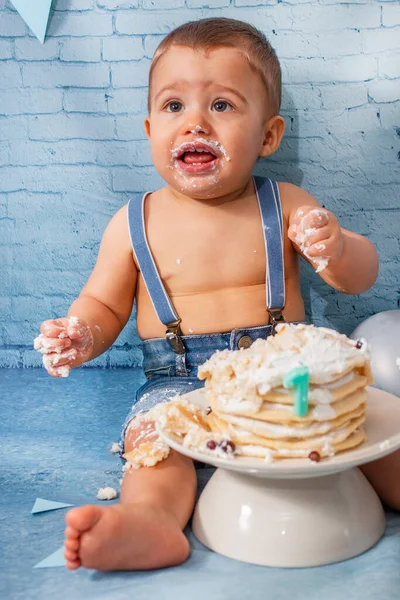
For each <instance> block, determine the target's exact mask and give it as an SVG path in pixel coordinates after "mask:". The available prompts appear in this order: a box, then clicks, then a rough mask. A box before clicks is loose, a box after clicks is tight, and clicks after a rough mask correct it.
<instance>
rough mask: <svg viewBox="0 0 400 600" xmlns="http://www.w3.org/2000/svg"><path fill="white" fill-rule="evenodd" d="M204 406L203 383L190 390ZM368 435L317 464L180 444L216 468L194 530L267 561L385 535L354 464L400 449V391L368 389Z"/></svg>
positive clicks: (216, 544)
mask: <svg viewBox="0 0 400 600" xmlns="http://www.w3.org/2000/svg"><path fill="white" fill-rule="evenodd" d="M188 396H189V397H190V400H191V401H192V402H194V403H196V404H199V405H201V406H206V404H207V402H206V399H205V395H204V390H196V391H194V392H190V394H188ZM367 406H368V409H367V420H366V424H365V430H366V433H367V436H368V441H367V442H365V443H364V444H362V445H361V446H359V447H358V448H356V449H355V450H350V451H348V452H343V453H342V454H338V455H336V456H335V457H333V458H329V459H322V460H321V461H320V462H319V463H316V462H312V461H310V460H309V459H284V460H281V461H277V462H274V463H272V464H268V463H266V462H265V461H264V460H262V459H258V458H253V459H252V458H244V457H237V458H231V459H229V458H226V459H225V458H218V457H214V456H212V455H210V454H205V453H202V452H198V451H196V450H189V449H188V448H184V447H182V445H181V443H180V442H179V439H178V438H172V437H170V436H169V437H167V436H165V434H164V433H163V432H160V435H161V436H162V437H163V439H164V440H165V441H166V442H167V443H168V444H169V445H170V446H171V448H173V449H175V450H177V451H178V452H181V453H182V454H184V455H186V456H189V457H191V458H193V459H194V460H198V461H202V462H205V463H208V464H211V465H214V466H215V467H219V468H218V469H217V471H216V472H215V473H214V475H213V476H212V477H211V479H210V481H209V482H208V483H207V485H206V487H205V488H204V490H203V492H202V494H201V496H200V498H199V501H198V503H197V505H196V508H195V512H194V516H193V532H194V534H195V535H196V537H197V538H198V539H199V540H200V542H202V543H203V544H204V545H205V546H207V547H208V548H210V549H211V550H213V551H215V552H218V553H219V554H223V555H224V556H228V557H230V558H234V559H237V560H241V561H244V562H249V563H253V564H257V565H265V566H270V567H312V566H318V565H326V564H330V563H334V562H338V561H342V560H345V559H348V558H351V557H353V556H357V555H358V554H361V553H362V552H365V551H366V550H368V549H369V548H371V546H373V545H374V544H375V543H376V542H377V541H378V540H379V539H380V537H381V536H382V535H383V532H384V529H385V516H384V512H383V508H382V505H381V502H380V500H379V498H378V496H377V494H376V493H375V491H374V490H373V488H372V486H371V485H370V483H369V482H368V481H367V479H366V478H365V477H364V475H363V474H362V473H361V471H360V470H359V469H357V468H355V467H356V466H357V465H362V464H363V463H367V462H370V461H372V460H376V459H378V458H381V457H383V456H385V455H387V454H390V453H391V452H393V451H394V450H397V449H398V448H400V398H397V397H396V396H392V395H391V394H388V393H386V392H383V391H381V390H378V389H375V388H368V405H367Z"/></svg>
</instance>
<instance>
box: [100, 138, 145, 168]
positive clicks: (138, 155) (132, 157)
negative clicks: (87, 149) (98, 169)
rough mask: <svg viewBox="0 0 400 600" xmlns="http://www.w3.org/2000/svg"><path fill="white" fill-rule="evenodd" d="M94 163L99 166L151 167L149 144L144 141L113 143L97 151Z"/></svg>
mask: <svg viewBox="0 0 400 600" xmlns="http://www.w3.org/2000/svg"><path fill="white" fill-rule="evenodd" d="M96 161H97V163H98V164H99V165H104V166H108V165H114V166H127V167H131V166H132V165H135V166H140V167H143V166H152V164H153V163H152V160H151V153H150V144H149V142H148V141H147V140H146V141H144V140H143V141H135V142H113V143H111V144H107V145H104V146H102V147H100V148H98V150H97V154H96Z"/></svg>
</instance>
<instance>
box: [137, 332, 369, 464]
mask: <svg viewBox="0 0 400 600" xmlns="http://www.w3.org/2000/svg"><path fill="white" fill-rule="evenodd" d="M369 360H370V356H369V351H368V348H367V344H366V342H365V341H363V340H359V341H357V342H356V341H354V340H351V339H349V338H348V337H346V336H345V335H342V334H339V333H337V332H336V331H334V330H331V329H326V328H322V327H315V326H313V325H303V324H300V325H294V324H282V325H278V327H277V333H276V335H274V336H271V337H269V338H268V339H267V340H261V339H260V340H257V341H255V342H254V343H253V345H252V346H251V347H250V348H247V349H241V350H237V351H230V350H224V351H222V352H216V353H215V354H214V355H213V356H212V357H211V358H210V359H209V360H208V361H207V362H205V363H204V364H203V365H202V366H201V367H199V373H198V375H199V378H200V379H205V380H206V382H205V394H206V398H207V404H208V405H209V408H208V409H204V408H200V407H199V406H196V405H194V404H193V403H191V402H190V396H188V397H186V396H178V397H176V398H175V399H174V400H172V401H171V402H168V403H162V404H158V405H157V406H156V407H155V408H154V409H152V410H151V411H149V413H147V414H146V416H145V417H146V419H148V420H151V421H156V422H157V424H158V426H159V427H160V428H161V429H162V430H164V431H165V433H166V434H167V435H173V436H174V437H175V438H177V439H179V440H181V443H182V444H183V445H184V446H186V447H189V448H193V449H197V450H200V451H202V452H205V453H207V454H218V455H219V456H227V457H234V456H247V457H259V458H262V459H264V460H266V461H267V462H270V461H272V460H274V459H277V458H306V457H309V458H311V459H312V460H319V459H320V458H324V457H330V456H334V455H335V454H336V453H338V452H341V451H344V450H349V449H351V448H354V447H356V446H358V445H359V444H361V443H362V442H363V441H365V439H366V436H365V433H364V431H363V428H362V424H363V423H364V421H365V413H366V401H367V391H366V386H367V385H368V384H370V383H371V382H372V376H371V370H370V365H369ZM298 367H303V368H304V367H306V368H307V370H308V374H309V390H308V412H307V414H306V416H303V417H301V416H298V415H297V414H296V412H295V410H294V394H295V392H294V389H287V388H285V387H284V383H283V382H284V378H285V375H286V374H287V373H289V372H290V371H291V370H292V369H296V368H298Z"/></svg>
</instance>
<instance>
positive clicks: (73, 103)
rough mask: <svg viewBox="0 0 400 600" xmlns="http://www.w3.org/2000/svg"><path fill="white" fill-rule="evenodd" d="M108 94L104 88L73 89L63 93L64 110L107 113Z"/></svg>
mask: <svg viewBox="0 0 400 600" xmlns="http://www.w3.org/2000/svg"><path fill="white" fill-rule="evenodd" d="M107 106H108V94H107V93H105V92H104V90H85V89H81V90H80V89H73V90H67V91H66V92H65V93H64V110H65V111H66V112H84V113H107Z"/></svg>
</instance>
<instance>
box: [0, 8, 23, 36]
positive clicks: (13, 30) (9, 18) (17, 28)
mask: <svg viewBox="0 0 400 600" xmlns="http://www.w3.org/2000/svg"><path fill="white" fill-rule="evenodd" d="M26 30H27V28H26V25H25V23H24V21H23V20H22V19H21V17H20V16H19V14H17V13H10V14H9V13H5V14H4V15H2V17H1V19H0V37H10V38H15V37H19V36H24V35H26Z"/></svg>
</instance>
